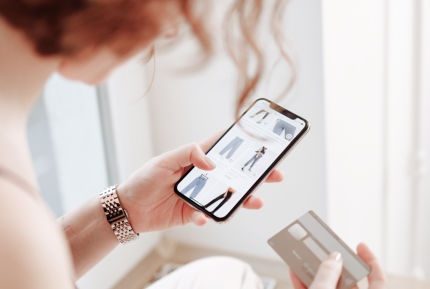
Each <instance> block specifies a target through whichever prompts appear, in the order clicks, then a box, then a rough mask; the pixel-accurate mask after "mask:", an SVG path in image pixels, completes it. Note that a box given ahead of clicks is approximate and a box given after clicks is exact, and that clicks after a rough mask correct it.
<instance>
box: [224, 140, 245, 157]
mask: <svg viewBox="0 0 430 289" xmlns="http://www.w3.org/2000/svg"><path fill="white" fill-rule="evenodd" d="M242 143H243V139H241V138H240V137H235V138H234V139H233V140H232V141H231V142H230V143H229V144H228V145H226V146H225V148H223V149H222V151H220V152H219V154H220V155H223V154H225V153H226V152H228V154H227V155H226V156H225V158H226V159H230V158H231V157H232V156H233V154H234V153H235V152H236V150H237V149H238V148H239V147H240V145H241V144H242Z"/></svg>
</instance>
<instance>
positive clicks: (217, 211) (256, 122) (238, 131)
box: [177, 100, 305, 218]
mask: <svg viewBox="0 0 430 289" xmlns="http://www.w3.org/2000/svg"><path fill="white" fill-rule="evenodd" d="M240 124H241V125H238V124H236V125H235V126H233V127H232V128H231V129H230V130H229V131H228V132H227V133H226V134H225V135H224V136H223V138H222V139H221V140H220V141H219V142H218V143H217V144H216V145H215V146H214V147H213V148H212V149H211V150H210V151H209V152H208V154H207V155H208V157H209V158H210V159H211V160H212V161H213V162H214V163H215V164H216V168H215V169H214V170H212V171H204V170H201V169H199V168H196V167H195V168H193V169H192V170H191V171H190V172H189V173H188V174H187V175H186V176H185V178H184V179H183V180H182V181H181V182H180V183H179V184H178V187H177V189H178V191H179V192H180V193H181V194H183V195H185V196H187V197H188V198H190V199H192V200H193V201H194V202H196V203H197V204H199V205H200V206H202V207H204V208H205V209H206V210H207V211H208V212H212V213H213V214H214V215H215V216H216V217H219V218H223V217H225V216H226V215H227V214H228V213H229V212H230V211H231V209H232V208H233V207H234V206H235V205H236V204H237V203H238V202H239V201H240V199H241V198H242V197H243V196H244V195H245V194H246V193H247V192H248V190H249V189H250V188H251V187H252V186H253V185H254V184H255V182H256V181H257V180H258V179H259V178H260V177H261V176H262V175H263V174H264V172H265V171H266V170H267V169H268V167H269V166H270V165H271V164H272V163H273V162H274V161H275V160H276V159H277V158H278V157H279V155H280V154H281V153H282V152H283V151H284V150H285V148H286V147H288V145H289V144H290V143H291V142H292V141H293V140H294V138H296V137H297V135H299V134H300V132H301V131H302V130H303V129H304V128H305V122H304V121H303V120H301V119H300V118H297V119H290V118H288V117H287V116H285V115H283V114H281V113H279V112H277V111H276V110H274V109H272V108H270V103H269V102H267V101H264V100H260V101H258V102H256V103H255V104H254V105H253V106H252V107H251V109H249V110H248V112H247V113H246V114H245V115H244V116H243V117H242V118H241V120H240ZM250 132H252V133H250Z"/></svg>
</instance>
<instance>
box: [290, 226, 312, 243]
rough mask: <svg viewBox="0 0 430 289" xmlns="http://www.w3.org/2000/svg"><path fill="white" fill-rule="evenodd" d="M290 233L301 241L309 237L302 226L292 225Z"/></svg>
mask: <svg viewBox="0 0 430 289" xmlns="http://www.w3.org/2000/svg"><path fill="white" fill-rule="evenodd" d="M288 232H289V233H290V234H291V235H292V236H293V237H294V238H295V239H296V240H301V239H303V238H304V237H306V236H307V234H308V233H306V230H305V229H303V227H302V226H300V225H299V224H297V223H296V224H294V225H292V226H291V227H290V228H289V229H288Z"/></svg>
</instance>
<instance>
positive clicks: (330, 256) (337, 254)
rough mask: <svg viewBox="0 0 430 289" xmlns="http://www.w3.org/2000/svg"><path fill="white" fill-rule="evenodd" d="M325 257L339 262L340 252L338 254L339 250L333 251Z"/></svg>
mask: <svg viewBox="0 0 430 289" xmlns="http://www.w3.org/2000/svg"><path fill="white" fill-rule="evenodd" d="M327 259H329V260H333V261H336V262H340V261H342V254H340V253H339V252H333V253H331V254H330V255H329V256H328V258H327Z"/></svg>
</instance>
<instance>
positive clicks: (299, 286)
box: [290, 270, 306, 289]
mask: <svg viewBox="0 0 430 289" xmlns="http://www.w3.org/2000/svg"><path fill="white" fill-rule="evenodd" d="M290 277H291V282H292V283H293V287H294V289H306V286H305V284H303V283H302V281H301V280H300V279H299V277H297V276H296V274H294V272H293V271H291V270H290Z"/></svg>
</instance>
